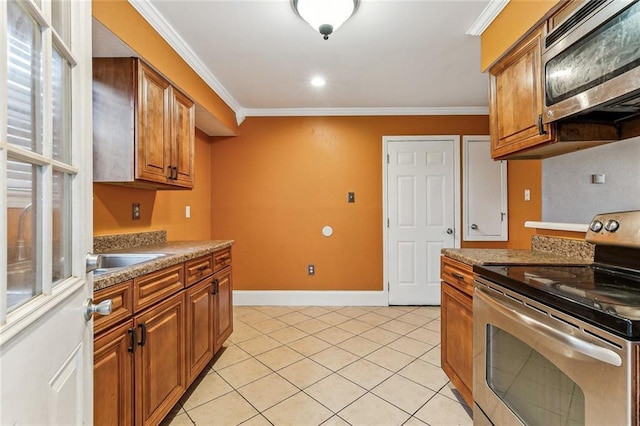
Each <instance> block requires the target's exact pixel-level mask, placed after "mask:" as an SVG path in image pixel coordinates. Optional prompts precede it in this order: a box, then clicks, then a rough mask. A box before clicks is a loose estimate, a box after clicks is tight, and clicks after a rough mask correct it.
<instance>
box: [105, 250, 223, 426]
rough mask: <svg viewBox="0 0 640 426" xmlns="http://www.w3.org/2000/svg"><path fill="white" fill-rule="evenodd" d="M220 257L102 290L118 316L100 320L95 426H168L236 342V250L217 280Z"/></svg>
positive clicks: (189, 262)
mask: <svg viewBox="0 0 640 426" xmlns="http://www.w3.org/2000/svg"><path fill="white" fill-rule="evenodd" d="M216 256H218V257H220V256H221V254H220V253H219V252H215V253H213V254H209V255H206V256H202V257H200V258H197V259H193V260H190V261H187V262H185V263H183V264H179V265H174V266H170V267H167V268H164V269H161V270H159V271H156V272H152V273H149V274H147V275H144V276H141V277H138V278H135V279H134V280H130V281H126V282H123V283H120V284H116V285H114V286H110V287H108V288H106V289H103V290H98V291H96V293H95V294H94V299H95V303H99V302H101V301H103V300H108V299H111V300H112V301H113V302H114V307H115V309H114V314H115V315H114V316H113V317H110V316H106V317H104V318H100V319H98V320H97V321H96V322H97V326H96V328H95V332H96V333H97V334H96V337H95V339H94V424H95V425H97V426H101V425H109V426H111V425H119V426H120V425H124V426H127V425H158V424H160V423H161V422H162V420H163V419H164V417H165V416H166V415H167V414H168V413H169V411H170V410H171V409H172V408H173V407H174V405H175V404H176V403H177V402H178V400H179V399H180V397H181V396H182V395H184V393H185V392H186V389H187V387H188V386H189V385H190V384H191V383H192V382H193V381H194V380H195V379H196V378H197V377H198V375H199V374H200V373H201V372H202V371H203V370H204V369H205V368H206V366H207V365H208V364H209V362H210V361H211V360H212V359H213V356H214V355H215V353H216V352H217V351H218V350H219V349H220V348H221V347H222V345H223V344H224V342H225V340H226V339H227V338H228V337H229V336H230V335H231V333H232V331H233V279H232V273H231V264H230V259H231V250H230V248H229V249H224V250H223V252H222V258H224V259H225V260H224V262H218V265H219V266H218V268H217V272H216V273H215V274H214V275H212V273H213V270H214V269H213V265H214V261H215V259H217V258H216ZM185 277H186V280H185ZM185 282H186V283H187V284H186V288H184V287H185V284H184V283H185ZM168 289H172V291H171V292H169V290H168Z"/></svg>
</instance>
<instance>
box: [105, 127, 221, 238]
mask: <svg viewBox="0 0 640 426" xmlns="http://www.w3.org/2000/svg"><path fill="white" fill-rule="evenodd" d="M208 139H209V138H208V136H207V135H205V134H204V133H202V132H200V131H199V130H197V131H196V150H195V188H194V189H193V190H191V191H189V190H175V191H153V190H148V189H136V188H129V187H125V186H118V185H109V184H99V183H94V184H93V233H94V235H110V234H124V233H132V232H141V231H151V230H153V231H155V230H161V229H165V230H166V231H167V239H168V240H173V241H176V240H208V239H211V169H210V158H211V144H210V143H209V141H208ZM132 203H140V209H141V211H142V217H141V218H140V220H132V219H131V204H132ZM188 205H189V206H191V218H190V219H187V218H185V206H188Z"/></svg>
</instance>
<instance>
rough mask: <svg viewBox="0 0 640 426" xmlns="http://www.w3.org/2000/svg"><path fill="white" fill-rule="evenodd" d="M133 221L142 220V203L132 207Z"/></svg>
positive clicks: (134, 204)
mask: <svg viewBox="0 0 640 426" xmlns="http://www.w3.org/2000/svg"><path fill="white" fill-rule="evenodd" d="M131 219H133V220H139V219H140V203H133V204H132V205H131Z"/></svg>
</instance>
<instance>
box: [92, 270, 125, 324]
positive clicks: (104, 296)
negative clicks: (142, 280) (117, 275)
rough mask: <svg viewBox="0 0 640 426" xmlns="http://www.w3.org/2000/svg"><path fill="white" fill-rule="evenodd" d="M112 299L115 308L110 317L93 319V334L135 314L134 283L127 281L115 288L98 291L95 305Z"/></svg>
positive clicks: (95, 316)
mask: <svg viewBox="0 0 640 426" xmlns="http://www.w3.org/2000/svg"><path fill="white" fill-rule="evenodd" d="M109 299H111V302H112V303H113V308H112V310H111V314H109V315H104V316H103V315H98V314H95V315H94V317H93V334H98V333H100V332H102V331H104V330H106V329H107V328H109V327H111V326H112V325H114V324H117V323H119V322H120V321H122V320H125V319H127V318H130V317H131V315H132V314H133V281H126V282H124V283H121V284H117V285H114V286H113V287H109V288H105V289H103V290H98V291H96V293H95V294H94V297H93V300H94V301H93V303H95V304H98V303H100V302H102V301H104V300H109Z"/></svg>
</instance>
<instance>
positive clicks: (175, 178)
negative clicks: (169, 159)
mask: <svg viewBox="0 0 640 426" xmlns="http://www.w3.org/2000/svg"><path fill="white" fill-rule="evenodd" d="M172 176H173V180H178V168H177V167H175V166H174V167H173V175H172Z"/></svg>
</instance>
